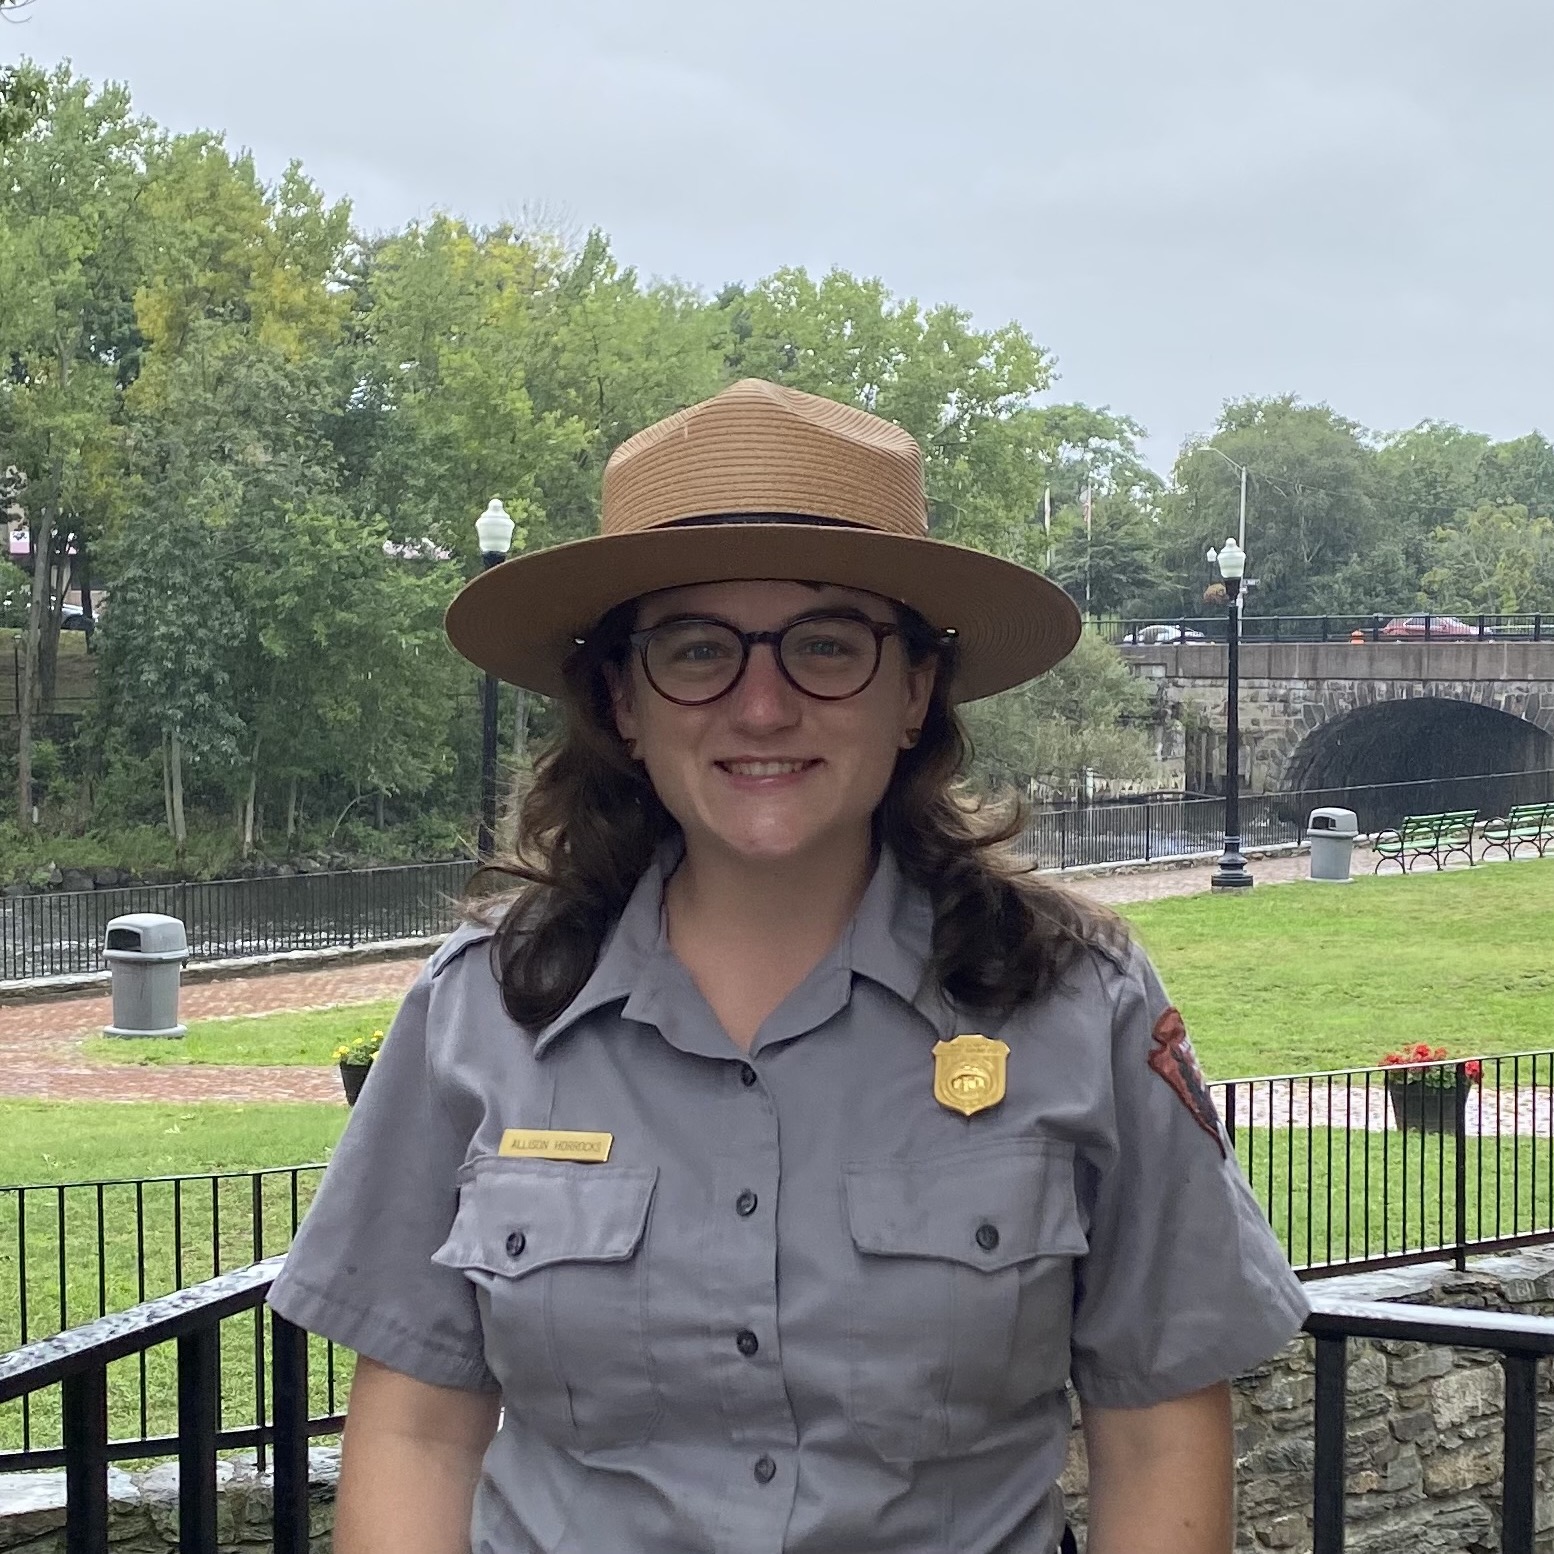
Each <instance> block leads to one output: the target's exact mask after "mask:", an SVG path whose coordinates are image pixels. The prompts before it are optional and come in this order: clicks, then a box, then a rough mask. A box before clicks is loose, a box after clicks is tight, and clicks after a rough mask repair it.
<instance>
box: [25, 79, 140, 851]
mask: <svg viewBox="0 0 1554 1554" xmlns="http://www.w3.org/2000/svg"><path fill="white" fill-rule="evenodd" d="M38 90H39V91H40V92H41V93H42V103H41V107H40V108H39V109H38V111H37V112H36V114H35V115H33V116H32V118H31V120H30V122H29V123H28V124H27V125H26V126H25V128H24V129H23V130H22V132H21V133H19V134H16V135H14V137H13V138H11V139H10V140H9V142H8V143H5V144H0V354H3V356H4V357H5V358H6V359H7V360H8V362H9V383H8V385H7V389H8V391H7V392H6V393H5V394H4V395H0V449H3V450H4V453H3V457H0V464H14V465H15V466H17V467H18V468H20V469H21V470H22V471H23V472H24V473H25V475H26V477H27V485H26V496H25V505H26V511H27V518H28V527H29V533H30V536H31V547H32V559H33V568H32V574H33V575H32V589H31V594H30V598H29V603H28V613H27V624H26V628H25V631H24V644H25V648H24V658H23V671H22V685H21V696H20V702H21V706H20V708H19V713H20V716H19V719H18V761H17V776H18V784H17V788H18V792H17V808H18V813H19V815H20V816H21V819H22V823H23V824H24V825H26V824H27V823H28V822H29V821H30V815H31V805H30V797H31V785H32V771H31V762H32V737H33V735H32V730H33V724H32V719H33V714H34V711H35V708H36V706H37V703H38V701H39V699H40V692H41V699H42V701H43V703H44V704H45V705H47V703H48V702H49V700H50V699H51V698H52V694H53V666H54V661H55V655H56V653H57V648H58V640H59V622H60V606H61V603H62V591H61V590H51V589H50V587H49V581H50V578H51V577H52V576H53V575H54V574H55V573H56V571H57V570H59V569H61V568H62V567H63V566H64V564H65V562H66V557H67V549H66V541H67V539H72V540H73V541H74V542H75V544H74V548H75V549H76V550H77V551H78V552H79V551H80V550H81V549H82V548H84V545H85V543H86V541H85V535H86V532H87V527H88V515H89V514H91V513H93V512H94V511H96V510H97V509H98V508H99V507H100V506H101V505H102V504H103V502H104V501H105V500H107V498H106V497H105V488H106V486H107V485H108V483H109V482H108V479H107V477H108V474H109V471H110V469H111V466H112V451H113V441H114V436H115V423H116V420H117V416H118V409H119V396H120V395H121V394H122V391H123V389H124V386H125V382H126V378H127V371H126V363H127V361H128V359H129V358H130V357H132V356H133V308H132V305H131V298H132V297H133V293H134V288H135V285H136V282H137V278H138V264H139V257H140V237H141V223H140V220H139V211H138V208H137V200H136V197H137V194H138V192H139V189H140V184H141V177H142V169H143V159H144V149H145V141H146V133H147V132H146V126H145V125H144V124H143V123H141V122H140V121H138V120H136V119H134V118H133V117H132V115H131V112H130V103H129V98H128V95H127V94H126V93H125V92H124V91H123V90H122V89H121V88H118V87H106V88H104V89H103V90H101V91H99V92H95V93H94V92H93V90H92V88H91V86H90V84H89V83H87V82H84V81H77V80H75V79H74V78H73V77H72V75H71V73H70V71H69V69H68V68H67V67H61V68H60V69H58V70H56V71H55V72H54V73H53V74H52V75H50V76H49V77H48V78H47V80H46V82H44V83H43V85H42V86H41V87H39V88H38Z"/></svg>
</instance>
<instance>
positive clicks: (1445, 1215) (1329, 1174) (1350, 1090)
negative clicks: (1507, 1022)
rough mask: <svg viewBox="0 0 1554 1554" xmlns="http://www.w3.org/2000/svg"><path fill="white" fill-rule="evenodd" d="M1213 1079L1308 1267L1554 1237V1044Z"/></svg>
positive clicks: (1273, 1208)
mask: <svg viewBox="0 0 1554 1554" xmlns="http://www.w3.org/2000/svg"><path fill="white" fill-rule="evenodd" d="M1209 1088H1210V1091H1211V1092H1212V1093H1213V1095H1214V1098H1215V1103H1216V1105H1217V1106H1218V1107H1219V1111H1220V1116H1221V1117H1222V1118H1223V1119H1224V1123H1225V1127H1226V1131H1227V1132H1228V1133H1229V1134H1230V1135H1231V1137H1232V1139H1233V1141H1234V1144H1235V1149H1236V1155H1237V1158H1238V1159H1239V1160H1240V1162H1241V1167H1242V1169H1243V1171H1244V1172H1245V1173H1246V1176H1247V1180H1248V1182H1249V1183H1250V1184H1251V1187H1252V1191H1253V1194H1254V1195H1255V1196H1256V1198H1257V1200H1258V1202H1259V1203H1260V1204H1261V1205H1262V1209H1263V1212H1264V1213H1265V1214H1266V1215H1267V1216H1268V1220H1269V1223H1270V1224H1271V1225H1272V1226H1273V1228H1274V1233H1275V1234H1276V1235H1277V1236H1278V1238H1279V1241H1280V1243H1281V1244H1282V1245H1283V1247H1284V1248H1285V1251H1286V1252H1287V1253H1288V1254H1289V1258H1290V1261H1291V1262H1292V1263H1293V1264H1294V1265H1295V1266H1296V1268H1298V1269H1300V1270H1301V1272H1302V1274H1303V1276H1306V1277H1310V1276H1313V1275H1316V1274H1329V1273H1338V1272H1359V1271H1362V1270H1365V1269H1371V1268H1381V1267H1396V1266H1401V1265H1404V1264H1408V1263H1418V1262H1430V1261H1434V1260H1436V1259H1439V1258H1442V1257H1450V1258H1452V1259H1453V1260H1454V1261H1455V1262H1456V1264H1457V1266H1458V1267H1459V1268H1461V1267H1462V1266H1464V1263H1465V1261H1466V1259H1467V1257H1468V1255H1469V1254H1470V1253H1473V1254H1482V1253H1487V1252H1497V1251H1505V1250H1507V1249H1509V1248H1511V1247H1517V1246H1527V1245H1531V1244H1533V1243H1537V1242H1546V1241H1550V1240H1554V1052H1521V1053H1513V1054H1509V1055H1505V1056H1500V1057H1486V1058H1472V1059H1461V1060H1457V1061H1455V1062H1452V1061H1448V1062H1445V1063H1422V1064H1411V1065H1404V1066H1401V1067H1398V1066H1395V1067H1391V1068H1385V1067H1383V1068H1357V1069H1345V1070H1340V1071H1335V1072H1333V1073H1321V1074H1294V1075H1289V1076H1286V1077H1273V1078H1256V1079H1231V1080H1219V1081H1216V1082H1214V1083H1213V1084H1211V1085H1210V1087H1209Z"/></svg>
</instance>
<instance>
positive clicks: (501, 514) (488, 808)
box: [475, 496, 513, 863]
mask: <svg viewBox="0 0 1554 1554" xmlns="http://www.w3.org/2000/svg"><path fill="white" fill-rule="evenodd" d="M475 539H476V541H477V543H478V544H479V546H480V564H481V566H482V567H486V568H490V567H494V566H497V565H499V564H500V563H501V562H503V561H505V560H506V559H507V551H508V547H509V546H510V545H511V544H512V543H513V520H512V519H511V518H509V517H508V516H507V509H506V508H505V507H503V506H502V499H501V497H499V496H494V497H492V498H491V500H490V502H489V503H487V504H486V510H485V511H484V512H483V513H482V514H481V515H480V516H479V517H478V518H477V519H476V520H475ZM496 693H497V683H496V676H495V675H494V674H488V675H487V676H486V679H485V684H484V685H483V686H482V687H481V702H480V715H481V729H480V830H479V832H478V833H477V834H476V837H475V853H476V856H477V857H478V858H479V859H480V861H481V862H482V863H484V862H485V861H486V860H487V859H488V858H490V856H491V852H492V847H493V844H494V840H495V836H496V714H497V699H496Z"/></svg>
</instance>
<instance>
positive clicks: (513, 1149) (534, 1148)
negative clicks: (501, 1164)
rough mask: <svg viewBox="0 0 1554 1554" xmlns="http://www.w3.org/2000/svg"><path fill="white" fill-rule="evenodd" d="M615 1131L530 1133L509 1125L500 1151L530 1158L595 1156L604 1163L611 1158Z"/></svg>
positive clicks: (576, 1158) (594, 1157) (592, 1158)
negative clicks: (611, 1146)
mask: <svg viewBox="0 0 1554 1554" xmlns="http://www.w3.org/2000/svg"><path fill="white" fill-rule="evenodd" d="M614 1142H615V1135H614V1134H613V1133H529V1132H526V1131H525V1130H524V1129H522V1128H509V1129H508V1130H507V1131H506V1132H505V1133H504V1134H503V1135H502V1144H501V1147H500V1148H499V1149H498V1150H497V1154H499V1155H521V1156H522V1157H523V1158H524V1159H526V1160H592V1161H594V1162H596V1163H597V1164H600V1165H602V1164H603V1163H604V1162H605V1161H606V1160H608V1159H609V1158H610V1145H611V1144H613V1143H614Z"/></svg>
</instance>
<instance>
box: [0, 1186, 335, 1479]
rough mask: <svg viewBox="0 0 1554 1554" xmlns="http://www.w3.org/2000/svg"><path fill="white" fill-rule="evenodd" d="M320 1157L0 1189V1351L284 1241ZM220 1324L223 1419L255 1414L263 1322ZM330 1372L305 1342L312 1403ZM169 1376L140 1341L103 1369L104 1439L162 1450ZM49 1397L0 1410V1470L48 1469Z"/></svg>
mask: <svg viewBox="0 0 1554 1554" xmlns="http://www.w3.org/2000/svg"><path fill="white" fill-rule="evenodd" d="M323 1170H324V1168H323V1166H322V1165H303V1166H285V1167H276V1168H274V1169H269V1170H262V1171H231V1172H212V1173H207V1174H201V1175H188V1176H160V1177H144V1178H130V1179H124V1180H115V1181H99V1182H68V1183H59V1184H51V1185H48V1186H18V1187H3V1188H0V1350H6V1349H12V1348H17V1347H25V1346H26V1345H28V1344H30V1343H36V1342H39V1341H42V1340H46V1339H49V1338H52V1337H53V1336H54V1335H56V1334H58V1333H61V1332H65V1331H68V1330H69V1329H70V1328H72V1327H75V1326H79V1325H80V1324H81V1323H83V1322H86V1321H90V1320H93V1319H95V1318H99V1317H103V1316H108V1315H112V1314H113V1313H114V1312H118V1311H123V1310H125V1309H127V1308H129V1307H132V1306H137V1305H141V1304H144V1303H145V1302H146V1301H148V1300H154V1299H159V1298H161V1297H162V1296H164V1295H169V1294H172V1293H174V1292H175V1291H178V1290H181V1289H184V1288H186V1287H187V1286H189V1285H191V1284H194V1283H196V1282H198V1281H201V1280H206V1279H210V1278H214V1277H217V1276H219V1275H221V1274H224V1273H230V1272H231V1271H232V1270H233V1269H236V1268H243V1267H246V1266H248V1265H249V1264H252V1263H256V1262H260V1261H263V1259H264V1258H266V1257H268V1256H271V1255H274V1254H276V1253H281V1252H284V1251H285V1250H286V1249H287V1248H288V1247H289V1246H290V1245H291V1242H292V1238H293V1236H295V1234H296V1230H297V1226H298V1225H299V1224H300V1223H301V1219H302V1216H303V1214H304V1213H305V1212H306V1210H307V1207H308V1204H309V1203H310V1202H311V1201H312V1197H313V1193H314V1191H315V1189H316V1188H317V1185H318V1182H319V1179H320V1178H321V1176H322V1175H323ZM235 1328H236V1324H233V1325H232V1326H231V1328H229V1330H228V1331H227V1332H225V1333H224V1334H223V1346H222V1353H221V1356H220V1366H219V1368H220V1397H219V1409H220V1415H219V1418H220V1422H221V1425H222V1428H223V1429H229V1430H238V1431H244V1430H247V1431H252V1430H254V1429H259V1430H262V1429H263V1428H264V1426H265V1424H266V1418H265V1407H266V1398H265V1390H264V1375H265V1356H264V1333H263V1329H262V1326H261V1324H260V1323H259V1322H258V1321H257V1319H256V1320H255V1323H254V1327H253V1330H252V1332H251V1333H247V1334H244V1333H240V1332H238V1331H235ZM343 1381H344V1375H343V1362H342V1360H341V1359H340V1357H339V1356H337V1354H336V1352H335V1350H334V1347H333V1346H332V1345H327V1344H323V1343H320V1344H319V1346H318V1375H317V1392H318V1396H317V1398H316V1403H317V1407H318V1411H319V1413H320V1416H321V1417H323V1418H328V1417H331V1416H333V1415H334V1414H335V1413H336V1412H337V1411H338V1409H337V1404H338V1398H339V1391H340V1387H341V1385H342V1383H343ZM176 1399H177V1383H176V1376H175V1374H174V1372H173V1369H172V1362H171V1357H170V1356H169V1355H168V1354H167V1353H166V1352H165V1351H164V1352H163V1353H160V1354H148V1353H146V1352H141V1353H140V1354H139V1355H138V1356H137V1357H136V1358H135V1359H134V1360H133V1361H130V1362H126V1364H125V1365H124V1366H123V1367H121V1368H120V1370H119V1371H116V1372H115V1375H114V1384H113V1387H112V1391H111V1396H110V1400H109V1405H108V1406H109V1428H110V1439H111V1441H112V1442H113V1443H114V1445H115V1447H122V1448H124V1449H125V1451H126V1452H127V1453H132V1454H136V1455H145V1454H147V1453H148V1452H153V1451H154V1449H156V1448H157V1446H158V1444H159V1443H160V1446H161V1448H162V1449H164V1450H165V1448H166V1441H167V1438H168V1432H169V1430H170V1429H172V1427H173V1424H174V1416H175V1412H176ZM63 1426H64V1421H63V1420H62V1419H61V1417H60V1414H59V1411H58V1407H57V1399H54V1400H43V1401H41V1402H37V1401H34V1400H33V1399H31V1398H27V1397H24V1398H22V1399H21V1400H20V1402H19V1403H18V1404H16V1405H14V1407H11V1408H0V1472H6V1471H15V1470H18V1469H26V1468H46V1467H58V1466H59V1465H60V1464H61V1463H62V1462H63V1460H64V1459H63V1455H62V1452H63V1445H64V1438H63Z"/></svg>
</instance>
